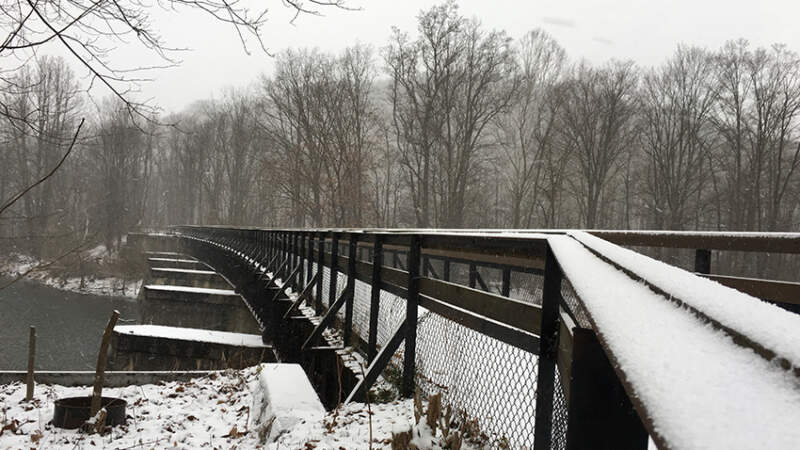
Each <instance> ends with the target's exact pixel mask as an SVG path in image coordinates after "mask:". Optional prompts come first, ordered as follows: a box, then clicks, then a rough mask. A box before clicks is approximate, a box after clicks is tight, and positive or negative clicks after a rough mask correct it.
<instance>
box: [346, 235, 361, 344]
mask: <svg viewBox="0 0 800 450" xmlns="http://www.w3.org/2000/svg"><path fill="white" fill-rule="evenodd" d="M357 240H358V236H357V235H356V234H355V233H350V242H349V243H348V252H347V258H348V260H347V287H346V289H347V293H346V294H345V295H347V300H346V301H345V303H344V345H345V346H347V345H350V339H351V337H352V334H353V302H354V301H355V295H356V259H358V241H357Z"/></svg>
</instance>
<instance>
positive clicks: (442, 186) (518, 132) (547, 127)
mask: <svg viewBox="0 0 800 450" xmlns="http://www.w3.org/2000/svg"><path fill="white" fill-rule="evenodd" d="M275 58H276V59H275V70H274V71H273V73H269V74H264V75H263V76H262V77H261V78H260V79H258V80H253V82H252V83H251V84H250V85H248V86H235V87H231V88H229V89H227V90H225V91H224V92H221V93H220V94H219V95H218V96H216V97H215V98H213V99H201V100H198V101H196V102H195V103H194V104H192V105H191V106H190V107H188V108H186V109H185V110H184V111H183V112H181V113H179V114H175V115H168V116H164V115H156V114H150V115H147V116H142V115H137V114H132V113H131V110H130V107H129V105H126V104H124V103H123V102H122V101H121V100H120V99H119V98H113V96H110V97H109V98H108V99H105V100H102V101H94V100H93V99H91V98H89V97H88V96H87V93H86V92H87V87H86V86H84V85H83V84H82V81H81V80H80V78H79V77H78V76H76V73H75V71H74V68H72V67H71V66H70V63H69V62H68V60H66V59H63V58H60V57H53V56H39V57H36V58H35V60H33V61H31V62H30V63H28V64H26V65H25V66H24V67H22V68H21V69H20V70H16V71H14V72H13V73H10V74H9V73H7V72H4V76H3V77H2V78H0V106H2V108H3V113H2V115H0V199H3V200H5V199H8V198H11V197H12V196H13V195H14V194H15V193H17V192H19V191H20V190H22V189H24V188H25V187H26V186H30V185H31V183H32V182H33V181H34V180H37V179H39V178H40V177H42V176H43V175H44V174H46V173H47V172H48V171H50V170H52V168H53V167H54V166H55V165H56V164H58V163H59V161H60V159H61V158H62V157H63V156H64V153H65V151H66V149H67V148H68V146H69V144H70V142H71V140H72V139H73V137H74V136H76V129H77V128H78V126H79V123H81V120H82V119H83V118H85V124H84V125H83V126H82V131H81V133H80V135H79V137H78V138H77V141H76V142H75V147H74V151H72V152H71V154H70V155H69V157H68V158H67V159H66V160H65V161H64V163H63V165H62V166H61V167H60V168H59V170H58V171H57V172H56V173H55V174H54V175H53V176H52V177H51V178H49V179H48V180H47V181H46V182H44V183H42V184H41V185H39V186H37V187H36V188H34V189H32V190H31V191H30V192H28V193H27V194H26V195H25V196H24V197H22V198H21V199H20V201H18V202H17V203H16V204H14V205H13V207H11V208H9V209H8V210H7V211H5V212H4V213H3V214H2V216H0V250H2V249H5V250H9V249H13V250H14V251H19V252H24V253H27V254H30V255H34V256H36V257H39V258H44V257H52V256H54V255H57V254H59V253H61V252H64V251H65V250H68V249H70V248H71V247H74V246H76V245H81V243H83V242H87V241H93V242H101V243H104V244H106V246H107V247H108V248H115V247H118V246H119V245H120V242H121V239H122V237H123V236H124V235H125V233H126V232H127V231H128V230H130V229H131V228H136V227H139V228H143V227H161V226H166V225H172V224H225V225H248V226H259V227H390V228H397V227H424V228H428V227H430V228H586V229H598V228H623V229H666V230H723V231H724V230H748V231H784V230H796V229H797V223H798V202H800V195H798V194H799V192H798V190H800V174H798V166H800V136H799V135H798V133H800V130H798V125H799V124H800V123H799V120H800V117H798V116H799V115H800V57H798V54H797V53H795V52H794V51H792V50H790V49H788V48H786V47H785V46H783V45H774V46H772V47H768V48H761V47H754V46H751V45H750V44H749V43H748V42H747V41H745V40H741V39H739V40H731V41H729V42H727V43H726V44H724V45H723V46H722V47H721V48H716V49H707V48H698V47H692V46H687V45H681V46H679V47H677V48H676V49H675V51H674V53H673V54H672V55H671V56H670V57H669V58H667V59H666V60H665V61H663V62H662V63H661V64H660V65H658V66H656V67H641V66H637V65H636V64H634V63H633V62H630V61H609V62H607V63H604V64H600V65H593V64H590V63H588V62H586V61H582V60H573V59H571V58H570V57H569V55H567V54H566V52H565V50H564V49H563V48H562V47H561V46H560V45H559V43H558V42H556V41H555V40H554V39H553V38H552V37H551V36H549V35H548V34H547V33H546V32H544V31H542V30H539V29H534V30H532V31H530V32H528V33H527V34H525V35H524V36H509V35H508V34H507V33H506V32H504V31H502V30H493V29H488V28H487V27H485V26H484V25H482V23H481V21H480V20H479V19H477V18H470V17H465V16H464V15H463V14H462V13H461V11H459V9H458V7H457V5H456V4H455V3H452V2H450V3H444V4H441V5H438V6H434V7H432V8H430V9H428V10H425V11H422V12H420V14H419V16H418V20H417V28H416V29H408V30H405V29H393V30H392V33H391V38H390V39H389V40H388V42H385V43H383V44H381V45H375V46H369V45H354V46H351V47H349V48H346V49H344V50H342V51H341V52H338V53H326V52H322V51H320V50H316V49H309V48H299V49H296V48H291V49H286V50H284V51H282V52H280V53H279V54H278V55H276V56H275Z"/></svg>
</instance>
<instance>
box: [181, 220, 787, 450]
mask: <svg viewBox="0 0 800 450" xmlns="http://www.w3.org/2000/svg"><path fill="white" fill-rule="evenodd" d="M172 231H173V232H174V233H175V234H176V235H177V236H179V237H180V238H181V239H182V240H183V241H185V242H186V244H187V247H188V248H190V249H193V251H199V252H200V253H201V254H200V256H201V259H202V257H203V256H206V257H214V258H222V259H221V261H223V262H224V269H223V270H224V271H225V272H226V273H225V274H223V275H224V276H226V277H227V278H229V280H230V281H231V282H232V283H233V284H234V285H235V286H237V288H239V289H240V290H241V291H243V292H244V291H247V290H248V289H260V288H258V286H259V284H258V282H259V281H260V280H263V279H264V277H265V276H266V275H267V274H268V275H269V277H270V279H273V280H277V279H280V280H281V282H285V283H288V284H291V285H292V286H293V288H294V291H295V292H298V293H301V295H300V296H299V297H295V298H296V299H297V301H298V303H304V304H305V305H306V306H308V307H310V308H313V310H314V311H315V312H316V314H317V315H318V317H319V318H320V322H321V324H320V325H319V326H317V329H315V330H314V331H313V333H312V335H311V336H310V337H309V338H308V340H307V341H306V343H305V344H304V348H305V346H306V344H309V342H311V343H313V340H314V339H313V338H314V336H315V335H319V333H321V329H325V328H326V327H337V328H338V329H339V331H340V332H341V334H342V335H343V336H344V342H345V345H348V346H351V347H352V348H354V349H356V350H358V351H360V352H361V353H363V355H364V356H365V358H366V360H367V361H368V363H369V367H368V369H367V371H366V374H365V376H364V377H362V378H361V379H360V380H359V382H358V384H357V385H356V386H355V388H354V389H353V391H352V392H351V393H350V394H349V395H348V400H360V399H363V397H364V395H365V393H366V392H367V391H368V390H369V389H370V388H371V387H372V384H373V383H374V382H375V381H376V380H377V379H378V376H379V375H383V377H384V378H385V379H393V378H397V385H398V388H399V391H400V394H401V395H403V396H410V395H412V393H413V391H414V388H415V387H419V388H421V389H423V390H425V391H428V392H434V391H441V392H443V393H444V397H445V400H446V401H448V402H450V403H451V404H452V405H453V406H455V407H456V408H458V409H459V410H461V411H463V412H464V413H465V414H467V415H468V416H469V417H472V418H475V419H477V420H478V421H479V423H480V427H481V429H482V430H484V432H486V433H487V435H489V436H490V437H491V439H492V442H493V445H494V446H496V447H504V446H505V447H510V448H536V449H548V448H580V445H581V444H580V443H586V442H595V443H597V445H599V446H601V447H602V446H605V448H646V447H647V438H648V436H652V437H653V438H654V439H656V441H657V443H658V444H660V445H663V446H666V447H669V446H670V442H668V441H666V440H665V439H666V438H665V437H664V436H665V435H664V434H663V433H659V432H658V431H657V429H658V427H659V426H660V425H661V424H659V423H657V422H655V421H654V420H655V419H654V418H653V417H652V416H650V415H648V411H650V410H649V409H648V408H647V407H646V406H647V405H644V404H642V403H641V402H639V398H638V396H637V392H638V391H637V389H638V388H640V386H638V385H635V384H631V383H630V380H628V379H627V378H626V377H625V376H624V375H625V374H624V373H622V375H620V372H619V367H617V366H616V365H615V364H616V363H615V362H614V361H616V359H615V358H616V357H617V356H618V355H617V354H615V353H614V348H613V347H611V346H609V344H608V343H607V341H606V340H605V338H604V336H605V333H608V332H609V331H610V330H608V329H606V330H600V329H598V328H597V324H596V323H595V322H594V321H593V320H592V318H593V317H594V316H593V315H592V311H591V309H590V310H587V308H586V300H588V299H587V298H582V297H581V296H579V295H578V294H577V293H576V291H575V289H573V286H572V281H573V280H572V279H570V278H565V276H564V273H563V272H562V268H561V265H560V262H559V258H558V257H557V256H556V254H554V253H553V251H552V249H551V245H550V241H551V240H552V239H554V238H556V237H559V238H564V237H565V233H564V232H552V231H547V232H508V231H505V232H483V231H477V230H467V231H455V230H451V231H443V232H442V231H438V232H432V231H429V230H331V229H324V230H276V229H247V228H227V227H192V226H181V227H173V228H172ZM594 233H595V234H596V235H599V236H603V237H606V238H608V239H609V240H611V241H616V242H619V243H622V244H626V243H630V244H631V245H648V244H654V243H658V245H669V242H667V241H665V240H664V236H660V237H659V239H660V240H658V241H651V240H647V239H648V238H646V237H641V239H639V240H634V241H630V239H632V236H635V234H636V233H626V234H619V235H615V234H613V233H611V232H594ZM604 233H605V234H604ZM685 238H686V236H681V237H679V238H677V239H678V240H677V241H673V242H674V243H677V244H676V246H680V245H689V244H687V242H690V243H691V245H692V246H696V248H697V249H698V250H697V252H698V258H697V260H698V264H699V269H700V270H697V271H698V272H702V271H705V272H706V273H707V272H709V270H707V269H708V268H709V263H708V261H707V260H710V258H708V255H709V253H708V252H710V250H711V249H715V250H727V249H730V244H728V247H724V248H722V247H721V245H722V244H719V242H721V241H719V240H711V241H702V240H691V241H681V240H680V239H685ZM750 238H752V237H748V243H747V244H746V245H745V244H742V245H744V246H745V247H747V250H750V251H753V250H755V249H756V247H753V245H755V244H753V242H752V239H750ZM762 238H763V236H762ZM728 239H735V237H730V236H729V237H728ZM781 239H784V240H783V242H784V245H782V246H777V247H776V246H774V243H772V242H771V241H768V240H762V241H761V242H762V243H764V242H769V243H768V244H765V245H767V246H768V248H769V250H770V251H774V250H775V249H779V248H783V249H792V248H795V247H794V246H797V243H798V242H800V236H794V237H790V238H789V239H788V240H786V237H785V236H782V237H781ZM665 242H666V244H665ZM787 242H788V244H787ZM706 244H709V245H706ZM735 249H736V250H741V249H738V248H735ZM212 250H213V251H212ZM604 264H607V265H608V266H609V267H611V266H614V261H605V263H604ZM218 265H219V264H217V265H215V266H214V267H215V268H217V269H218V270H220V268H219V267H218ZM614 267H616V266H614ZM573 276H575V275H574V274H573ZM640 281H641V280H634V279H631V280H630V282H631V283H640ZM254 286H255V287H254ZM262 287H263V286H262ZM269 288H270V289H272V291H269V292H270V294H272V292H273V291H274V289H276V287H275V286H269ZM259 292H261V291H259ZM251 297H252V298H262V297H264V295H260V297H259V296H258V295H255V296H251ZM272 297H273V298H277V295H275V296H272ZM781 299H782V300H787V297H782V298H781ZM251 303H252V304H251V307H252V309H253V310H254V313H256V314H257V316H259V317H261V318H262V319H263V320H262V325H263V328H264V331H265V333H270V332H272V331H274V329H276V328H280V327H281V326H282V322H281V320H280V318H279V317H277V316H278V315H277V314H275V313H274V312H272V313H270V311H271V308H273V305H272V304H270V303H269V301H253V302H251ZM590 304H591V303H590ZM293 306H294V305H293ZM786 314H789V313H786ZM712 319H713V318H712ZM598 337H599V338H600V339H598ZM395 374H397V377H395V376H394V375H395ZM590 375H591V376H590ZM654 376H657V374H654ZM597 383H600V385H602V386H607V387H608V392H607V393H606V395H604V396H603V395H597V392H596V391H597V389H594V390H592V389H590V387H591V386H598V384H597ZM603 383H605V384H603ZM587 389H588V391H587ZM598 411H600V414H601V416H598ZM598 423H602V427H599V426H598Z"/></svg>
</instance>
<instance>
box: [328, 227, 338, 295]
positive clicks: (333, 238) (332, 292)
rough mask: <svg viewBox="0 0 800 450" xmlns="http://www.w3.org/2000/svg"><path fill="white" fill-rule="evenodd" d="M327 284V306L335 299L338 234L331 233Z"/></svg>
mask: <svg viewBox="0 0 800 450" xmlns="http://www.w3.org/2000/svg"><path fill="white" fill-rule="evenodd" d="M330 281H331V282H330V284H329V285H328V307H330V306H331V305H332V304H333V302H335V301H336V284H337V283H338V281H339V234H338V233H331V280H330Z"/></svg>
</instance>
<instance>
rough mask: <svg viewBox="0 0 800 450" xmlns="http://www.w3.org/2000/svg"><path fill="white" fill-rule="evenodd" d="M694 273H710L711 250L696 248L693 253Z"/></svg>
mask: <svg viewBox="0 0 800 450" xmlns="http://www.w3.org/2000/svg"><path fill="white" fill-rule="evenodd" d="M694 271H695V272H697V273H704V274H710V273H711V250H706V249H703V248H698V249H697V250H695V251H694Z"/></svg>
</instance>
